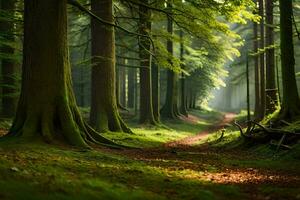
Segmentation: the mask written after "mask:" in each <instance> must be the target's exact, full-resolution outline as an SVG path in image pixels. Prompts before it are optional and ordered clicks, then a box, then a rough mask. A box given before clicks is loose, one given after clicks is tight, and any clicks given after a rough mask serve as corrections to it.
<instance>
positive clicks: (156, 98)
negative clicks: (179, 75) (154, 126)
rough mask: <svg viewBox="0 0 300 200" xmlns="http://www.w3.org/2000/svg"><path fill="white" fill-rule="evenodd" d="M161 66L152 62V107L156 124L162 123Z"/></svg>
mask: <svg viewBox="0 0 300 200" xmlns="http://www.w3.org/2000/svg"><path fill="white" fill-rule="evenodd" d="M159 69H160V68H159V66H158V65H157V63H156V62H152V66H151V78H152V105H153V116H154V119H155V121H156V122H158V123H159V122H160V86H159V78H160V73H159Z"/></svg>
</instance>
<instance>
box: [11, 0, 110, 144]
mask: <svg viewBox="0 0 300 200" xmlns="http://www.w3.org/2000/svg"><path fill="white" fill-rule="evenodd" d="M24 7H25V8H24V9H25V14H24V44H23V71H22V88H21V96H20V99H19V103H18V108H17V114H16V117H15V119H14V122H13V125H12V127H11V129H10V132H9V134H8V135H7V136H23V137H26V138H29V137H38V136H40V137H42V138H44V139H45V140H46V141H48V142H50V141H52V140H54V139H64V140H66V141H67V142H69V143H70V144H71V145H75V146H79V147H88V143H90V142H95V143H97V142H104V143H112V142H110V141H109V140H107V139H105V138H103V137H102V136H100V135H99V134H98V133H97V132H95V131H94V130H93V129H91V128H90V127H89V126H88V125H87V124H86V123H85V122H84V121H83V119H82V117H81V114H80V112H79V110H78V108H77V105H76V101H75V97H74V94H73V91H72V83H71V68H70V64H69V55H68V42H67V27H68V26H67V0H25V1H24Z"/></svg>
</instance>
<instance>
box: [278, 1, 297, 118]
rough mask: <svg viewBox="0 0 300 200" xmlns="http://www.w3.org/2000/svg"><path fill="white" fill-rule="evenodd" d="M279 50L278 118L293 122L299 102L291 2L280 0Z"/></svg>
mask: <svg viewBox="0 0 300 200" xmlns="http://www.w3.org/2000/svg"><path fill="white" fill-rule="evenodd" d="M279 8H280V49H281V68H282V70H281V71H282V86H283V88H282V89H283V95H282V105H281V110H280V116H279V118H282V119H287V120H293V119H295V118H296V117H297V116H299V114H300V100H299V95H298V89H297V82H296V78H295V57H294V44H293V21H292V14H293V6H292V0H280V1H279Z"/></svg>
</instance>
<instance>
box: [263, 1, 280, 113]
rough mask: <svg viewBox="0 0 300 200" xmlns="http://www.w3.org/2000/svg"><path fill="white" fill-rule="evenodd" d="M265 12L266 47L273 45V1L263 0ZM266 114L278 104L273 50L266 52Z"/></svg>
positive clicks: (271, 111) (269, 49)
mask: <svg viewBox="0 0 300 200" xmlns="http://www.w3.org/2000/svg"><path fill="white" fill-rule="evenodd" d="M265 10H266V23H267V27H266V46H267V47H271V46H273V45H274V28H273V26H274V24H273V0H265ZM266 88H267V89H266V114H270V113H273V112H274V111H275V110H276V106H277V104H278V100H277V88H276V80H275V49H274V48H273V47H272V48H268V49H267V50H266Z"/></svg>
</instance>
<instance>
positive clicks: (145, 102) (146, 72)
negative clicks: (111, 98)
mask: <svg viewBox="0 0 300 200" xmlns="http://www.w3.org/2000/svg"><path fill="white" fill-rule="evenodd" d="M141 2H142V1H141ZM146 4H148V2H146ZM150 20H151V12H150V10H149V9H147V8H146V7H145V6H143V5H141V6H139V33H140V34H141V35H149V32H150V31H151V21H150ZM150 51H151V42H150V40H149V38H145V37H143V38H140V41H139V52H140V53H139V55H140V60H141V61H140V65H141V68H140V123H150V124H153V125H155V124H156V123H157V122H156V120H155V119H154V115H153V104H152V80H151V64H152V56H151V54H149V52H150Z"/></svg>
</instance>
